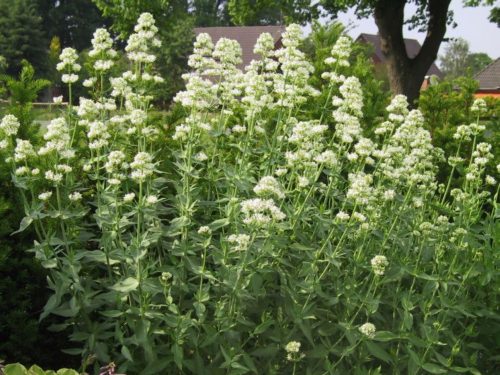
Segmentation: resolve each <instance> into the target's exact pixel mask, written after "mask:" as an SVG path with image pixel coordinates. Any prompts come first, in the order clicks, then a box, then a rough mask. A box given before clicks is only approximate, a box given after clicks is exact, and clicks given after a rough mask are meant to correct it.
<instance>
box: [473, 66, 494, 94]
mask: <svg viewBox="0 0 500 375" xmlns="http://www.w3.org/2000/svg"><path fill="white" fill-rule="evenodd" d="M474 78H475V79H476V81H478V82H479V89H478V90H477V91H476V94H475V97H476V98H481V97H485V96H491V97H493V98H497V99H500V57H499V58H498V59H496V60H495V61H493V62H492V63H491V64H489V65H488V66H487V67H486V68H484V69H483V70H481V71H480V72H478V73H477V74H476V75H475V76H474Z"/></svg>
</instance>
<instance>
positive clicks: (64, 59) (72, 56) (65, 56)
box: [57, 48, 81, 72]
mask: <svg viewBox="0 0 500 375" xmlns="http://www.w3.org/2000/svg"><path fill="white" fill-rule="evenodd" d="M59 60H60V61H61V62H60V63H59V64H57V70H58V71H63V70H67V71H70V72H73V71H74V72H77V71H79V70H80V69H81V66H80V65H78V64H77V63H76V60H78V54H77V53H76V50H75V49H74V48H65V49H63V50H62V52H61V54H60V55H59Z"/></svg>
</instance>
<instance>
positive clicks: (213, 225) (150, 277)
mask: <svg viewBox="0 0 500 375" xmlns="http://www.w3.org/2000/svg"><path fill="white" fill-rule="evenodd" d="M300 30H301V29H300V27H299V26H298V25H291V26H289V27H288V28H287V32H286V33H285V35H284V37H283V47H282V48H280V49H278V50H277V51H275V50H274V42H273V39H272V37H271V36H270V35H268V34H267V35H266V34H265V35H263V36H261V38H259V40H258V43H257V46H256V50H257V52H258V54H259V55H260V59H258V60H257V61H254V62H253V63H252V64H251V65H250V67H249V68H248V70H247V71H246V72H245V73H243V72H242V71H239V70H238V69H237V68H236V66H237V65H238V63H239V62H240V60H241V49H240V47H239V46H238V45H237V43H234V42H233V41H230V40H225V39H222V40H221V41H219V42H218V43H217V44H216V45H215V46H214V45H213V43H212V41H211V40H210V37H209V36H208V35H206V34H201V35H199V36H198V38H197V40H196V42H195V46H194V52H193V55H192V56H191V57H190V58H189V60H188V62H189V66H190V68H191V69H192V70H191V73H190V74H189V75H186V76H185V79H186V90H184V91H182V92H180V93H178V95H177V96H176V101H177V102H178V103H179V105H180V106H182V110H183V112H184V113H182V115H181V116H180V115H179V113H174V114H172V115H171V117H169V119H170V120H172V121H176V124H175V126H173V124H168V125H169V126H167V127H165V126H164V123H163V122H158V121H157V120H155V116H153V114H152V112H151V110H152V102H153V98H152V96H151V95H149V94H150V93H151V92H152V90H154V86H155V82H160V81H161V79H160V78H159V77H157V76H156V73H155V68H154V65H153V63H154V61H155V58H154V55H153V51H154V50H155V49H156V48H157V47H158V45H159V43H158V39H157V36H156V32H157V31H158V29H157V28H156V26H155V24H154V20H153V18H152V16H151V15H150V14H142V15H141V16H140V18H139V21H138V26H137V28H136V32H135V33H134V34H132V35H131V36H130V37H129V40H128V41H127V47H126V51H127V57H128V59H129V61H130V67H131V68H130V70H129V71H126V72H124V73H123V74H122V75H120V76H119V77H113V76H111V75H110V72H112V71H111V70H110V69H102V68H101V67H102V66H103V65H104V63H103V60H102V59H104V58H105V59H106V60H104V62H105V63H107V62H109V65H111V64H112V63H113V61H112V60H110V56H113V55H115V54H114V53H111V46H110V44H111V43H108V42H109V40H110V37H109V34H107V33H106V32H105V31H104V30H99V31H98V32H96V35H101V36H102V38H101V41H100V42H99V43H94V44H95V45H93V50H92V51H90V52H89V56H90V57H91V58H92V59H94V61H93V65H92V66H93V70H92V78H94V80H92V81H91V84H90V85H89V86H90V89H89V98H88V99H86V98H82V100H81V102H80V105H79V106H78V107H76V108H75V107H72V106H68V108H67V111H66V112H64V113H62V114H61V117H60V118H57V119H55V120H53V121H52V122H51V123H50V124H49V125H48V126H47V131H46V133H45V134H44V140H45V143H44V144H43V145H41V147H30V146H29V145H28V144H26V143H21V142H19V143H20V144H21V145H22V147H18V146H17V141H16V145H14V138H15V137H16V130H17V127H18V123H17V122H16V119H15V118H13V117H12V116H6V117H4V118H3V120H2V122H1V123H0V125H1V127H0V129H1V131H2V141H4V142H3V145H4V146H5V147H4V151H3V152H4V153H5V155H4V156H6V157H9V156H11V157H13V159H12V160H14V162H15V163H14V165H13V168H15V169H14V173H13V183H14V184H15V185H16V187H17V188H18V190H19V192H20V193H21V195H22V196H23V197H24V201H25V202H26V205H25V217H24V219H23V220H22V221H21V224H20V228H19V231H21V232H22V231H24V230H28V229H29V228H33V229H34V230H36V232H37V234H38V241H37V242H36V243H35V244H34V248H33V251H34V253H35V256H36V258H37V259H38V260H39V261H40V262H41V264H42V265H43V266H44V267H45V268H47V269H48V271H49V273H50V276H49V278H48V284H49V287H50V289H51V290H52V292H53V294H52V295H51V297H50V298H49V300H48V301H47V304H46V305H45V308H44V311H43V313H42V318H46V317H48V316H50V315H56V316H60V317H63V318H64V323H63V324H60V325H57V326H56V327H54V328H57V329H71V330H72V334H71V336H70V338H71V340H72V341H73V342H74V347H73V348H71V349H69V350H67V352H68V353H72V354H76V355H80V356H81V357H82V358H83V359H84V360H86V359H87V358H94V357H96V358H97V359H98V360H99V361H101V362H109V361H111V359H113V360H116V361H117V363H118V371H121V372H126V373H130V374H135V373H140V374H157V373H164V372H167V371H168V373H172V374H176V373H178V374H180V373H193V374H225V373H230V374H245V373H254V374H283V373H292V374H294V373H295V374H298V373H305V374H324V373H331V374H345V373H353V371H354V373H355V374H370V373H372V374H381V373H403V372H404V373H410V374H417V373H421V372H423V371H426V372H429V373H437V374H438V373H454V372H458V373H465V372H470V373H479V372H480V371H487V370H491V369H495V366H497V365H498V359H497V357H496V353H495V351H494V348H495V347H497V346H498V335H497V333H498V331H499V330H500V328H499V326H500V324H499V322H500V316H499V311H498V287H499V284H498V282H499V277H498V273H499V269H500V267H498V266H499V262H500V258H499V254H498V251H496V249H497V248H498V239H499V238H498V233H499V230H498V229H499V228H498V222H497V218H498V194H499V192H498V182H496V180H495V178H494V177H492V176H487V175H486V173H487V171H486V169H487V165H488V163H489V162H490V161H491V159H492V158H493V155H492V153H491V151H492V147H491V145H488V144H486V143H483V142H479V143H478V142H477V141H478V137H480V136H481V135H480V134H481V132H482V129H483V128H482V124H481V123H480V122H477V121H476V122H474V123H471V124H469V125H465V126H463V127H461V128H457V134H458V141H459V144H460V147H461V149H462V150H466V154H467V156H468V157H467V159H466V160H463V161H462V162H461V164H460V167H458V168H456V170H455V169H454V170H453V171H452V172H451V176H452V177H453V176H454V173H457V174H460V175H465V176H466V178H465V179H460V180H459V181H460V184H458V185H457V186H453V189H450V184H448V185H445V184H438V181H437V179H436V176H437V174H438V170H439V168H438V162H439V161H441V160H443V153H442V151H440V150H439V149H437V148H435V147H434V146H433V145H432V143H431V137H430V133H429V132H428V131H427V130H425V128H424V126H425V122H424V121H425V120H424V118H423V116H422V114H421V112H419V111H416V110H413V111H409V110H408V108H407V107H408V103H407V101H406V99H405V98H404V97H402V96H396V97H395V98H393V100H392V101H391V103H390V105H389V106H388V107H387V112H386V113H384V115H383V118H381V119H380V120H377V121H376V124H371V125H372V128H371V129H367V128H366V127H365V126H363V124H364V123H365V120H364V115H365V113H364V110H365V107H364V106H365V101H364V100H363V92H362V84H361V82H360V80H359V79H358V78H356V77H355V76H353V75H352V74H353V72H358V71H359V72H361V73H363V74H366V76H365V77H367V81H368V82H370V80H371V78H370V73H369V72H368V70H367V69H361V68H359V69H356V67H357V64H358V59H355V60H354V61H353V60H351V59H350V58H349V56H350V53H351V46H352V41H350V39H348V38H346V37H338V34H339V33H340V31H341V30H340V28H339V27H338V26H337V27H336V26H332V27H331V28H328V29H320V30H319V31H320V32H319V34H318V33H316V34H315V36H314V37H313V41H312V43H318V45H322V44H321V43H323V41H324V40H328V39H329V38H332V39H334V38H336V40H337V42H336V44H335V46H333V48H332V49H331V50H330V54H329V55H328V56H325V59H324V63H325V65H324V67H323V69H324V71H323V74H322V75H321V79H323V80H324V81H325V82H326V83H324V85H323V86H319V82H318V86H317V87H314V86H312V85H311V83H312V79H311V77H312V75H313V70H314V69H313V65H312V64H311V63H310V62H309V61H308V60H307V58H306V55H305V54H304V52H302V51H301V50H300V49H299V46H300V45H301V43H302V41H301V38H300ZM315 38H316V39H315ZM325 44H326V43H325ZM324 48H326V46H324V45H322V49H321V50H320V51H318V55H315V59H316V60H315V63H316V64H317V65H318V66H321V63H320V62H319V60H320V56H321V54H323V53H325V50H324ZM360 58H361V59H362V57H360ZM76 60H77V56H76V54H74V51H72V50H63V52H62V63H61V70H64V71H65V74H66V82H67V83H68V86H69V91H71V90H72V86H73V85H74V84H75V82H76V80H77V79H78V76H77V75H76V74H75V71H77V70H78V68H77V67H79V65H78V64H77V63H76ZM361 61H363V60H361ZM364 61H366V60H364ZM359 65H362V63H359ZM326 66H329V67H330V68H329V69H326ZM353 68H354V69H353ZM313 78H314V79H316V80H317V81H318V80H319V78H318V77H313ZM318 88H321V90H318ZM325 92H326V96H325V94H324V93H325ZM330 104H331V107H330ZM472 107H473V108H474V113H475V114H476V116H477V115H478V114H479V115H481V114H483V113H484V103H483V102H481V101H476V102H474V103H473V106H472ZM323 108H328V110H327V111H323V110H322V109H323ZM319 109H320V110H319ZM176 110H179V108H177V109H176ZM373 117H374V118H375V116H373ZM370 130H371V131H370ZM453 151H455V150H453ZM16 154H17V155H16ZM23 167H25V168H23ZM34 170H36V173H35V172H34ZM450 180H451V178H450ZM489 189H494V190H493V194H491V193H490V191H489ZM485 206H487V207H488V209H484V207H485ZM495 345H496V346H495ZM94 370H95V371H97V367H96V368H95V369H94ZM493 371H494V370H493Z"/></svg>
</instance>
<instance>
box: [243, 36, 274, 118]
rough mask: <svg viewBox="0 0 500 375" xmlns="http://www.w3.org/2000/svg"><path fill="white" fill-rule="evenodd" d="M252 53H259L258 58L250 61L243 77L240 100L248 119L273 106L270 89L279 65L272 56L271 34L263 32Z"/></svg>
mask: <svg viewBox="0 0 500 375" xmlns="http://www.w3.org/2000/svg"><path fill="white" fill-rule="evenodd" d="M254 53H255V54H257V55H260V59H259V60H252V61H251V62H250V64H249V65H248V66H247V67H246V70H247V72H246V74H245V76H244V77H243V79H244V83H243V97H242V99H241V102H242V104H243V105H244V106H245V114H246V116H247V118H248V119H251V118H253V117H254V116H255V115H256V114H257V113H260V112H262V111H263V110H265V109H271V108H272V107H273V106H274V98H273V95H272V94H271V89H272V86H273V77H274V75H275V74H276V70H277V69H278V66H279V63H278V62H277V61H276V60H275V59H274V58H273V57H274V39H273V37H272V35H271V34H269V33H263V34H261V35H260V36H259V38H258V39H257V42H256V43H255V47H254Z"/></svg>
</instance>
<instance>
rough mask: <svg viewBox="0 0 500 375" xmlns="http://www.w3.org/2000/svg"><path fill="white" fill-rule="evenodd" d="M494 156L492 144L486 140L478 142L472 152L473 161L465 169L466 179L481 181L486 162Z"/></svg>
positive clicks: (475, 181)
mask: <svg viewBox="0 0 500 375" xmlns="http://www.w3.org/2000/svg"><path fill="white" fill-rule="evenodd" d="M492 158H493V154H492V153H491V145H490V144H489V143H485V142H481V143H478V144H477V146H476V149H475V150H474V151H473V152H472V163H471V164H470V165H469V166H468V167H467V169H466V171H465V172H466V174H465V179H466V180H467V181H468V182H470V183H480V181H481V175H482V173H483V172H484V169H485V167H486V164H488V162H489V161H490V160H491V159H492ZM490 182H491V180H490Z"/></svg>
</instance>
